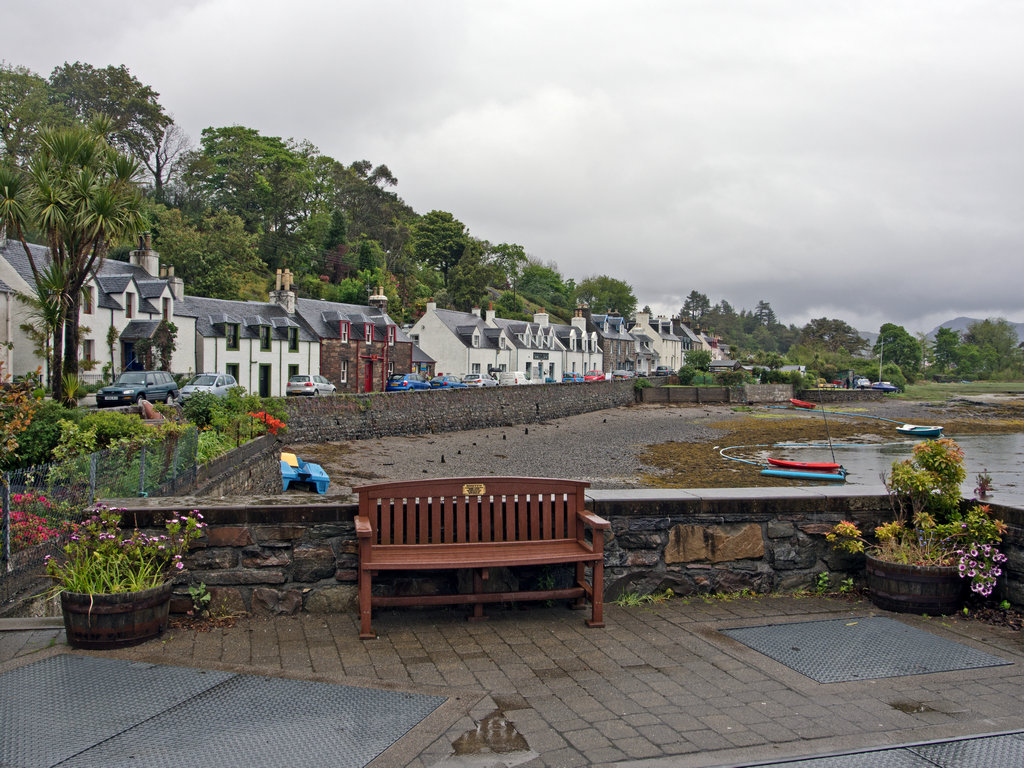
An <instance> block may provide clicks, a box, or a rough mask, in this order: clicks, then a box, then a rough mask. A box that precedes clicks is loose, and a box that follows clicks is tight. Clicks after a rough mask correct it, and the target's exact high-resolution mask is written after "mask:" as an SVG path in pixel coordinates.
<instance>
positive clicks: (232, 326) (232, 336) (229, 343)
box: [224, 323, 238, 349]
mask: <svg viewBox="0 0 1024 768" xmlns="http://www.w3.org/2000/svg"><path fill="white" fill-rule="evenodd" d="M224 338H225V345H224V346H225V347H227V348H228V349H238V323H228V324H227V325H225V326H224Z"/></svg>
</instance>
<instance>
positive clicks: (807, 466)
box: [768, 459, 842, 472]
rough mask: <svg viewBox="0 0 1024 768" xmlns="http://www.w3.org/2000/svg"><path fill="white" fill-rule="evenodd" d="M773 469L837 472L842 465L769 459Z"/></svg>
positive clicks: (825, 462)
mask: <svg viewBox="0 0 1024 768" xmlns="http://www.w3.org/2000/svg"><path fill="white" fill-rule="evenodd" d="M768 463H769V464H771V465H772V466H773V467H782V468H784V469H799V470H803V471H805V472H836V471H838V470H839V469H840V468H841V466H842V465H840V464H836V463H834V462H831V461H787V460H786V459H768Z"/></svg>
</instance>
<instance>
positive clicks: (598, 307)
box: [576, 275, 636, 317]
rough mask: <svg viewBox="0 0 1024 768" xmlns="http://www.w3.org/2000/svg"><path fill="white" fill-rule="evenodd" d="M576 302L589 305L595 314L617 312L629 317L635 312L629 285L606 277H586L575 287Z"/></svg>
mask: <svg viewBox="0 0 1024 768" xmlns="http://www.w3.org/2000/svg"><path fill="white" fill-rule="evenodd" d="M576 301H577V302H584V303H586V304H589V305H590V307H591V308H592V309H593V310H595V311H596V312H618V313H619V314H620V315H622V316H623V317H629V316H631V315H632V314H633V313H634V312H636V296H634V295H633V288H632V287H631V286H630V285H629V283H626V282H623V281H622V280H617V279H615V278H614V277H609V276H608V275H598V276H596V277H588V278H587V279H585V280H583V281H581V282H580V284H579V285H577V286H576Z"/></svg>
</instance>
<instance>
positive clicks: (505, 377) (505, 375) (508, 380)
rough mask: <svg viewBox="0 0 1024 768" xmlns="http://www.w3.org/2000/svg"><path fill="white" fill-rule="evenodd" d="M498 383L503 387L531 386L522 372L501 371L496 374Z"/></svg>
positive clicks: (530, 382)
mask: <svg viewBox="0 0 1024 768" xmlns="http://www.w3.org/2000/svg"><path fill="white" fill-rule="evenodd" d="M498 383H499V384H500V385H501V386H503V387H507V386H513V385H516V384H533V382H532V381H530V380H529V379H528V378H526V374H525V373H524V372H523V371H502V372H501V373H499V374H498Z"/></svg>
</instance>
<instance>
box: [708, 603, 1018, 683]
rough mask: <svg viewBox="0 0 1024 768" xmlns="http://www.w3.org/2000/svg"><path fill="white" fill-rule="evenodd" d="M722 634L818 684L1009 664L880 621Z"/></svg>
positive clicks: (774, 627)
mask: <svg viewBox="0 0 1024 768" xmlns="http://www.w3.org/2000/svg"><path fill="white" fill-rule="evenodd" d="M722 634H725V635H728V636H729V637H731V638H732V639H734V640H737V641H738V642H740V643H743V644H744V645H746V646H747V647H749V648H752V649H753V650H755V651H757V652H758V653H763V654H764V655H765V656H768V657H769V658H771V659H774V660H775V661H777V662H779V663H780V664H784V665H786V666H787V667H789V668H790V669H793V670H796V671H797V672H799V673H800V674H802V675H806V676H807V677H809V678H811V679H812V680H815V681H817V682H819V683H841V682H850V681H854V680H872V679H876V678H880V677H902V676H904V675H923V674H928V673H931V672H952V671H954V670H962V669H977V668H980V667H994V666H999V665H1003V664H1010V663H1012V662H1008V661H1006V660H1004V659H1001V658H999V657H998V656H993V655H991V654H988V653H984V652H982V651H978V650H975V649H974V648H971V647H969V646H966V645H963V644H962V643H957V642H954V641H952V640H947V639H945V638H942V637H939V636H938V635H933V634H932V633H931V632H925V631H924V630H921V629H917V628H915V627H910V626H908V625H906V624H903V623H901V622H899V621H895V620H894V619H888V618H885V617H862V618H851V619H834V620H828V621H804V622H795V623H791V624H770V625H766V626H760V627H738V628H735V629H725V630H722Z"/></svg>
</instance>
